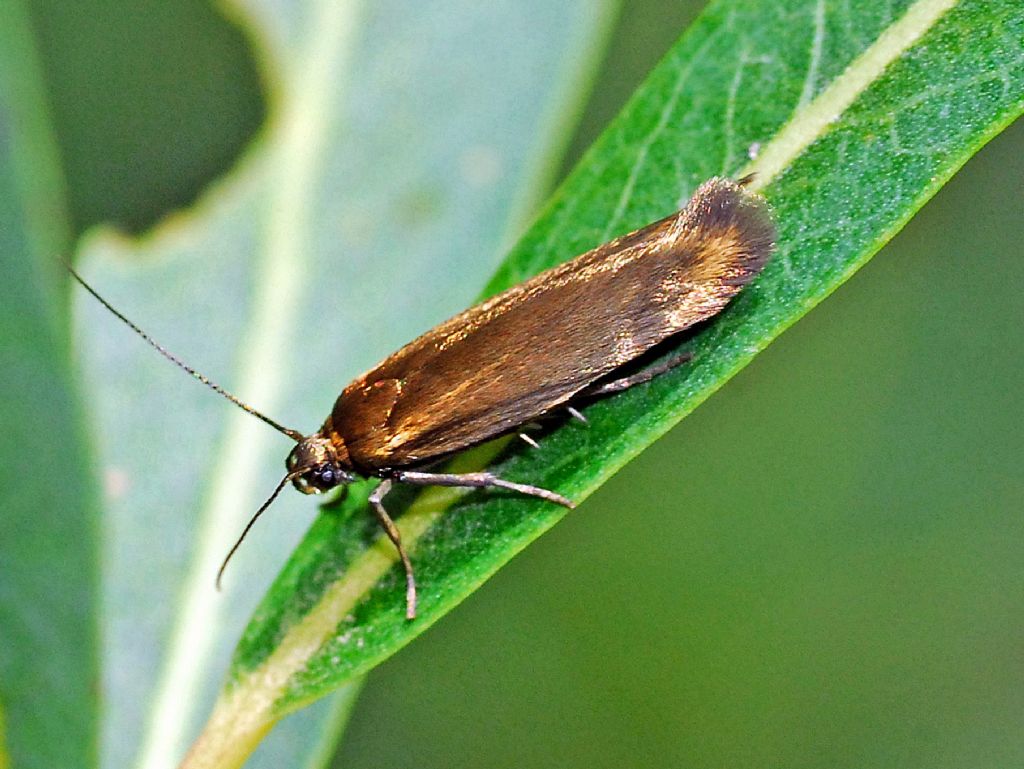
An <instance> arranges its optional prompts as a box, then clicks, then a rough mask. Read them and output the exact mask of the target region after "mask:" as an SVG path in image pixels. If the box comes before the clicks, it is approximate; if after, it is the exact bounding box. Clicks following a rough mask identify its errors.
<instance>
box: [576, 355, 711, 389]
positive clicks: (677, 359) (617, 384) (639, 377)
mask: <svg viewBox="0 0 1024 769" xmlns="http://www.w3.org/2000/svg"><path fill="white" fill-rule="evenodd" d="M690 360H693V353H690V352H681V353H679V354H678V355H673V356H672V357H671V358H668V359H667V360H663V361H661V363H657V364H655V365H653V366H650V367H649V368H645V369H644V370H643V371H638V372H637V373H635V374H631V375H630V376H625V377H622V379H614V380H612V381H611V382H605V383H604V384H598V385H592V386H590V387H588V388H586V389H585V390H581V391H580V392H579V393H577V396H576V397H578V398H588V397H593V396H595V395H611V394H612V393H618V392H622V391H623V390H628V389H629V388H630V387H633V386H634V385H638V384H643V383H644V382H650V381H651V380H652V379H654V377H656V376H660V375H661V374H664V373H665V372H666V371H671V370H672V369H674V368H675V367H676V366H680V365H682V364H683V363H686V362H688V361H690Z"/></svg>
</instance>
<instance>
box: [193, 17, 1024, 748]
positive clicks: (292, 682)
mask: <svg viewBox="0 0 1024 769" xmlns="http://www.w3.org/2000/svg"><path fill="white" fill-rule="evenodd" d="M1022 39H1024V11H1022V10H1021V9H1020V8H1019V5H1018V4H1016V3H1012V2H1003V3H992V2H980V1H975V2H969V1H966V0H965V1H963V2H955V1H953V0H950V1H948V2H936V1H934V0H918V2H914V3H910V2H904V3H895V4H888V5H886V6H885V7H884V8H881V7H876V6H869V7H860V6H858V7H857V8H851V7H849V6H844V7H843V8H842V9H830V8H828V7H827V6H825V5H824V4H823V3H811V2H790V3H787V4H781V5H780V4H778V3H770V4H767V3H758V2H719V3H715V4H713V5H712V6H710V7H709V9H708V10H707V11H706V12H705V14H704V15H703V16H702V18H701V19H700V20H699V22H698V23H697V24H696V25H695V26H694V27H693V28H692V29H691V30H690V31H689V32H688V33H687V35H686V36H684V38H683V40H682V41H681V42H680V43H679V44H678V45H677V46H676V48H674V49H673V51H672V52H671V53H670V54H669V56H668V57H667V58H666V59H665V61H664V62H663V63H662V64H661V65H659V67H658V68H657V69H656V70H655V71H654V72H652V73H651V76H650V77H649V78H648V80H647V82H646V83H645V84H644V85H643V86H642V87H641V88H640V89H639V91H638V92H637V93H636V95H635V97H634V98H633V100H632V101H631V102H630V104H629V105H628V107H627V108H626V109H625V110H624V112H623V113H622V114H621V115H620V116H619V118H618V119H617V120H616V121H615V122H614V123H613V124H612V125H611V126H610V127H609V128H608V130H607V131H606V132H605V134H604V135H603V136H602V138H601V140H600V141H599V142H598V143H597V144H596V146H595V147H594V148H593V149H592V150H591V151H590V152H589V153H588V155H587V156H586V158H585V159H584V161H583V162H582V163H581V165H580V167H579V168H577V169H576V171H575V172H574V173H573V174H572V176H571V177H570V179H569V180H568V181H567V182H566V183H565V184H564V185H563V186H562V188H561V189H560V190H559V192H558V193H557V194H556V195H555V197H554V198H553V200H552V201H551V203H550V205H549V206H548V208H547V209H546V211H545V213H544V215H543V216H542V217H541V218H540V220H539V221H538V222H537V223H536V224H535V225H534V227H533V228H532V229H531V230H530V232H529V233H528V234H527V235H526V236H525V238H523V240H521V241H520V243H519V245H518V246H517V247H516V248H515V249H514V250H513V252H512V254H511V255H510V256H509V258H508V259H507V260H506V262H505V263H504V265H503V267H502V269H501V271H500V272H499V273H498V275H497V276H496V278H495V279H494V280H493V281H492V282H491V283H490V285H489V286H488V292H489V293H493V292H495V291H498V290H500V289H501V288H504V287H505V286H508V285H511V284H513V283H515V282H518V281H519V280H522V279H523V278H524V277H526V276H527V275H530V274H533V273H535V272H537V271H539V270H541V269H544V268H545V267H548V266H550V265H552V264H555V263H557V262H560V261H562V260H564V259H566V258H568V257H570V256H572V255H574V254H576V253H579V252H581V251H583V250H585V249H586V248H589V247H592V246H594V245H596V244H597V243H600V242H602V241H604V240H607V239H608V238H610V237H612V236H614V235H617V234H620V233H622V232H626V231H628V230H630V229H632V228H635V227H637V226H640V225H642V224H644V223H646V222H648V221H651V220H653V219H655V218H657V217H660V216H663V215H665V214H666V213H667V212H669V211H671V210H672V209H673V208H675V207H677V206H678V205H679V204H680V203H681V202H682V201H684V200H685V199H686V198H687V196H688V195H689V194H690V193H691V192H692V190H693V189H694V188H695V187H696V185H697V184H698V183H699V182H700V181H701V180H703V179H705V178H707V177H709V176H711V175H715V174H724V175H739V174H742V173H747V172H751V171H753V172H756V173H757V178H756V181H755V183H754V187H755V189H758V190H760V191H762V192H763V193H764V194H765V196H766V197H767V198H768V200H769V201H770V203H771V204H772V205H773V207H774V210H775V213H776V217H777V220H778V225H779V231H780V236H779V248H778V252H777V254H776V256H775V258H774V259H773V261H772V262H771V263H770V264H769V266H768V268H767V269H766V270H765V272H764V274H763V275H762V276H761V278H760V279H759V280H758V281H757V282H756V283H755V284H754V285H753V286H752V287H751V288H750V289H748V290H747V291H745V292H744V293H743V294H742V295H741V297H740V298H739V300H738V301H736V302H735V303H734V304H733V305H732V306H731V307H730V308H729V309H728V311H727V312H725V313H723V314H722V315H721V316H720V317H719V318H717V319H716V320H715V321H714V322H713V323H711V324H709V326H708V327H707V328H705V329H703V330H702V331H701V332H700V333H699V334H698V335H696V336H695V337H693V338H692V339H691V340H689V341H688V344H689V345H690V346H691V347H692V348H693V349H694V351H695V353H696V360H695V362H694V364H693V365H691V366H688V367H686V368H685V369H682V370H677V371H675V372H673V373H671V374H669V375H666V376H664V377H661V378H659V379H658V380H656V381H654V382H652V383H651V384H650V385H648V386H645V387H642V388H637V389H636V390H635V391H630V392H627V393H624V394H623V395H621V396H618V397H615V398H613V399H609V400H607V401H604V402H601V403H597V404H595V405H593V406H592V407H591V408H590V409H589V410H588V412H587V416H588V418H589V420H590V425H589V427H582V426H580V425H576V424H567V425H565V426H563V427H561V428H559V429H557V430H555V431H553V432H551V433H550V434H547V435H546V436H545V437H544V440H543V441H542V445H541V448H540V449H539V450H528V449H527V448H526V447H525V446H515V447H512V448H511V449H504V450H502V449H501V447H498V448H495V447H488V448H485V449H482V450H478V451H476V452H472V453H470V454H468V455H466V456H463V457H460V458H459V459H458V460H457V464H458V465H460V466H461V467H475V466H479V465H481V464H483V463H486V462H488V460H489V459H490V458H491V457H492V456H494V455H495V454H496V453H498V452H499V451H502V453H501V458H500V461H498V462H497V463H496V464H493V468H494V469H495V471H496V472H498V473H499V474H500V475H502V476H503V477H506V478H509V479H512V480H519V481H528V482H530V483H534V484H538V485H541V486H544V487H546V488H551V489H555V490H558V491H560V492H562V493H564V494H567V495H569V496H572V497H574V498H575V499H577V500H579V499H582V498H584V497H585V496H586V495H588V494H589V493H591V492H592V491H593V490H594V489H595V488H597V487H598V486H599V485H600V484H601V482H602V481H603V480H604V479H606V478H607V477H608V476H609V475H611V474H612V473H614V472H615V470H616V469H618V468H619V467H621V466H622V465H623V464H624V463H625V462H627V461H628V460H629V459H630V458H631V457H633V456H635V455H636V454H637V453H638V452H639V451H640V450H642V449H643V448H644V447H645V446H646V445H648V444H649V443H650V442H651V441H653V440H654V439H656V438H657V437H658V436H660V435H662V434H663V433H664V432H665V431H666V430H668V429H669V427H671V426H672V425H673V424H675V423H677V422H678V421H679V419H681V418H682V417H683V416H685V415H686V414H687V413H689V412H690V411H691V410H692V409H693V408H695V407H696V405H698V404H699V403H700V402H701V401H703V400H704V399H705V398H706V397H708V395H710V394H711V393H712V392H713V391H714V390H715V389H717V388H718V387H719V386H721V385H722V384H723V383H724V382H725V381H726V380H727V379H728V378H729V377H731V376H732V375H733V374H734V373H735V372H736V371H738V370H739V369H740V368H741V367H742V366H743V365H745V364H746V363H747V362H749V361H750V359H751V358H752V357H753V356H754V355H755V354H756V353H757V352H758V351H759V350H761V349H763V348H764V347H765V346H766V345H767V344H768V343H769V342H770V341H771V340H772V339H773V338H774V337H775V336H777V335H778V334H779V333H781V332H782V331H783V330H784V329H785V328H786V327H788V326H789V325H791V324H792V323H793V322H795V321H796V320H797V319H798V318H799V317H800V316H802V315H803V314H804V313H806V312H807V311H808V310H809V309H810V308H811V307H813V306H814V305H816V304H817V303H818V302H820V301H821V299H823V298H824V297H825V296H827V295H828V294H829V293H830V292H831V291H833V290H835V288H836V287H837V286H838V285H840V284H841V283H842V282H843V281H844V280H846V279H847V278H848V277H849V276H850V275H851V274H852V273H853V272H854V271H855V270H856V269H857V268H858V267H859V266H861V265H862V264H863V263H864V262H865V261H866V260H867V259H868V258H869V257H870V256H871V255H873V254H874V253H875V252H876V251H877V250H878V249H879V248H880V247H881V246H882V245H883V244H884V243H885V242H886V241H887V240H888V239H889V238H890V237H892V235H893V234H894V233H895V232H897V231H898V230H899V229H900V227H901V226H902V225H903V224H904V223H905V222H906V221H907V220H908V219H909V218H910V217H911V216H912V215H913V214H914V212H916V211H917V210H918V209H919V208H920V207H921V205H922V204H923V203H924V202H925V201H926V200H927V199H928V198H929V197H930V196H931V195H933V194H934V193H935V191H936V190H937V189H938V188H939V187H940V186H941V184H942V183H943V182H944V181H945V180H946V179H948V178H949V177H950V176H951V175H952V174H953V173H954V172H955V171H956V169H957V168H959V167H960V166H961V165H962V164H963V163H964V162H966V160H967V159H968V158H969V157H970V156H971V154H973V152H975V151H976V150H977V149H978V148H979V147H980V146H981V145H982V144H984V143H985V142H986V141H987V140H988V139H989V138H991V137H992V136H993V135H994V134H995V133H997V132H998V131H999V130H1000V129H1001V128H1002V127H1004V126H1005V125H1006V124H1008V123H1009V122H1010V121H1011V120H1013V119H1014V118H1015V117H1016V116H1017V115H1018V114H1019V113H1020V111H1021V109H1022V108H1024V53H1022V46H1021V44H1020V43H1021V40H1022ZM749 157H754V160H752V161H749V160H748V158H749ZM383 352H384V350H381V353H383ZM366 492H367V486H365V485H363V486H359V487H358V488H354V489H352V490H351V491H350V493H349V496H348V498H347V499H346V500H345V501H343V502H341V503H340V504H338V505H337V506H335V507H333V508H331V509H330V510H329V511H328V512H327V513H326V514H325V515H323V516H322V517H321V518H320V519H319V520H318V521H317V522H316V523H315V524H314V526H313V528H312V529H311V531H310V533H309V534H308V535H307V537H306V540H305V541H304V542H303V544H302V545H301V546H300V548H299V549H298V550H297V551H296V553H295V555H294V556H293V558H292V560H291V561H290V563H289V564H288V566H287V567H286V569H285V571H284V572H283V573H282V575H281V576H280V577H279V579H278V580H277V582H276V583H275V585H274V587H273V589H272V590H271V592H270V594H269V595H268V596H267V598H266V599H265V601H264V602H263V604H262V606H261V607H260V609H259V610H258V612H257V614H256V616H255V617H254V619H253V622H252V624H251V625H250V627H249V629H248V630H247V632H246V635H245V637H244V638H243V640H242V642H241V644H240V645H239V648H238V651H237V654H236V657H235V660H234V664H233V667H232V672H231V679H230V682H229V685H228V686H227V688H226V690H225V692H224V694H223V695H222V697H221V699H220V701H219V703H218V706H217V709H216V710H215V712H214V715H213V717H212V718H211V721H210V722H209V724H208V727H207V730H206V732H205V733H204V736H203V737H202V738H201V740H200V742H199V743H198V746H197V748H196V753H194V754H193V758H194V761H193V762H192V763H191V764H190V765H192V766H206V765H220V764H218V763H217V761H223V765H235V764H236V763H237V762H238V761H239V760H241V757H240V756H239V755H238V754H237V753H235V752H233V751H232V746H234V745H237V744H240V743H241V742H244V740H245V739H247V737H248V736H249V735H252V734H255V733H257V732H258V731H260V730H262V729H266V728H268V725H269V724H271V723H273V721H274V720H275V719H277V718H279V717H280V716H281V715H282V714H284V713H287V712H290V711H291V710H294V709H296V708H298V707H301V706H302V705H303V704H306V703H308V702H310V701H312V700H314V699H315V698H317V697H319V696H322V695H323V694H325V693H328V692H330V691H332V690H333V689H334V688H336V687H337V686H339V685H342V684H344V683H345V682H346V681H348V680H351V679H352V678H353V677H354V676H358V675H360V674H361V673H363V672H365V671H366V670H367V669H369V668H370V667H372V666H373V665H374V664H376V663H377V662H379V661H380V660H382V659H384V658H385V657H387V656H388V655H390V654H392V653H393V652H394V651H395V650H396V649H398V648H400V647H401V646H402V645H403V644H405V643H407V642H408V641H409V640H411V639H412V638H413V637H414V636H415V635H417V634H418V633H420V632H422V631H423V630H424V629H425V628H426V627H428V626H429V625H430V624H431V623H432V622H434V621H436V620H437V619H438V618H439V617H440V616H442V615H443V614H444V613H445V612H447V611H448V610H450V609H451V608H452V607H453V606H454V605H456V604H457V603H458V602H459V601H461V600H462V599H463V598H464V597H465V596H466V595H467V594H468V593H469V592H471V591H472V590H473V589H474V588H475V587H476V586H478V585H479V584H480V583H481V582H482V581H483V580H484V579H486V578H487V577H488V576H489V575H490V574H492V573H494V571H495V570H496V569H498V568H499V567H500V566H501V565H502V564H503V563H505V562H506V561H507V560H508V559H509V558H511V557H512V556H513V555H514V554H515V553H516V552H518V551H519V550H520V549H522V548H523V547H525V545H526V544H528V543H529V542H530V541H531V540H533V539H534V538H536V537H537V536H539V535H540V534H541V533H543V532H544V531H545V530H546V529H547V528H549V527H550V526H551V525H553V524H554V523H555V522H556V521H557V520H558V519H559V518H561V516H562V515H563V514H564V510H562V509H560V508H557V507H555V506H552V505H547V504H544V503H539V502H536V501H534V500H529V499H520V498H515V497H511V496H507V495H502V494H497V493H474V494H469V495H462V494H459V493H456V492H451V491H438V490H431V491H428V492H426V493H424V494H421V495H419V496H416V497H415V498H412V499H410V498H409V496H411V495H407V498H406V500H405V504H402V501H401V500H400V499H392V498H391V497H389V508H390V509H391V510H392V513H393V514H398V513H401V521H400V526H401V528H402V532H403V537H404V539H405V540H406V541H407V542H410V543H414V545H415V555H414V561H415V563H416V565H417V575H418V581H419V583H420V585H421V590H422V593H421V604H420V617H419V618H418V619H417V620H416V621H415V622H412V623H409V622H406V621H405V620H404V619H403V612H402V607H403V604H402V589H403V584H402V580H401V576H400V572H399V571H398V569H397V568H395V566H394V553H393V552H392V549H391V548H390V546H388V545H387V544H386V542H381V541H380V539H379V535H378V532H377V531H376V529H375V527H374V526H373V524H372V521H371V520H370V519H369V516H367V515H366V511H365V496H366ZM396 496H398V495H396ZM243 716H244V718H243Z"/></svg>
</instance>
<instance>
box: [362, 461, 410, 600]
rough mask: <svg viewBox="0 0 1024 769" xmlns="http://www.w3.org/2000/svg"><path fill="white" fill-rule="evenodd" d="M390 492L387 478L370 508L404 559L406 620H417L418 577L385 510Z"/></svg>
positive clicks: (371, 495)
mask: <svg viewBox="0 0 1024 769" xmlns="http://www.w3.org/2000/svg"><path fill="white" fill-rule="evenodd" d="M389 491H391V479H390V478H385V479H384V480H383V481H381V482H380V485H379V486H377V488H375V489H374V490H373V493H372V494H370V500H369V501H370V506H371V507H373V512H374V513H375V514H376V516H377V520H378V521H380V525H381V526H382V527H383V528H384V533H385V534H387V535H388V539H390V540H391V543H392V544H393V545H394V546H395V549H396V550H398V557H399V558H401V559H402V566H403V567H405V618H406V619H416V577H415V576H413V572H412V561H410V560H409V554H408V553H406V552H405V548H404V547H403V546H402V535H401V533H400V532H399V531H398V527H397V526H395V522H394V521H393V520H391V516H390V515H388V511H387V510H385V509H384V502H383V500H384V497H385V496H386V495H387V493H388V492H389Z"/></svg>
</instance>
